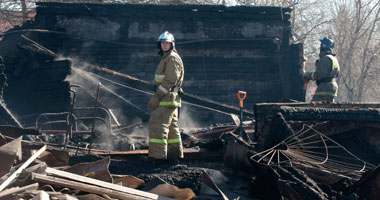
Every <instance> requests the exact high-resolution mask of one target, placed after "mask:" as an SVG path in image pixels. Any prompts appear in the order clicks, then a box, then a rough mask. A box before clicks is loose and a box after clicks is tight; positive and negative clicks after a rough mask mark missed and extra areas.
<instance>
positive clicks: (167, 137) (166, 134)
mask: <svg viewBox="0 0 380 200" xmlns="http://www.w3.org/2000/svg"><path fill="white" fill-rule="evenodd" d="M149 157H151V158H155V159H178V158H183V148H182V141H181V134H180V132H179V127H178V109H177V108H176V107H168V106H161V105H160V106H158V108H156V109H155V110H154V111H153V112H152V113H151V115H150V119H149Z"/></svg>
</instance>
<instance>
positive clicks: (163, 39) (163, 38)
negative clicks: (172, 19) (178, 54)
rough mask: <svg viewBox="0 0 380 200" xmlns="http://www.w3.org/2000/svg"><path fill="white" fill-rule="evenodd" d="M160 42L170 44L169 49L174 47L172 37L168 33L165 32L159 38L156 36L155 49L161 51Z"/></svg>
mask: <svg viewBox="0 0 380 200" xmlns="http://www.w3.org/2000/svg"><path fill="white" fill-rule="evenodd" d="M161 42H171V43H172V46H171V49H174V48H175V46H174V42H175V39H174V36H173V34H171V33H169V32H168V31H165V32H163V33H161V35H160V36H158V39H157V48H158V49H161V44H160V43H161Z"/></svg>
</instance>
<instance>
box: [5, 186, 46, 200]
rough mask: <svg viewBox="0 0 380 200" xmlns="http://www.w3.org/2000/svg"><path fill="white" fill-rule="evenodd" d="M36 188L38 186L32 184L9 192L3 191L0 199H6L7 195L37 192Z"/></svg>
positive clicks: (11, 189)
mask: <svg viewBox="0 0 380 200" xmlns="http://www.w3.org/2000/svg"><path fill="white" fill-rule="evenodd" d="M38 186H39V185H38V183H33V184H30V185H27V186H24V187H14V188H10V189H9V190H5V191H2V192H0V199H1V198H4V197H6V196H8V195H11V194H16V193H20V192H24V191H27V190H37V189H38Z"/></svg>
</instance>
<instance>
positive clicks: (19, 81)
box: [0, 2, 304, 123]
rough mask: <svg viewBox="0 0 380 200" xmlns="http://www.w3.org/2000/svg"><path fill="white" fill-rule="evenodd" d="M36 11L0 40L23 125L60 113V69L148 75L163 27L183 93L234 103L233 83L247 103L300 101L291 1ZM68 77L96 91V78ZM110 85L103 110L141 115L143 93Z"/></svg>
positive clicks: (12, 102) (63, 93)
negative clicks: (179, 67) (180, 71)
mask: <svg viewBox="0 0 380 200" xmlns="http://www.w3.org/2000/svg"><path fill="white" fill-rule="evenodd" d="M36 11H37V14H36V16H35V20H34V21H33V22H27V23H25V24H24V25H23V26H22V27H18V28H15V29H13V30H11V31H9V32H8V33H6V35H5V37H4V39H3V40H2V41H1V42H0V45H1V46H2V48H1V49H0V55H3V56H4V58H5V61H6V66H7V69H6V72H7V75H8V79H9V84H8V85H9V86H8V87H7V88H6V90H5V95H4V99H5V101H6V103H7V104H8V106H9V107H10V108H11V110H12V111H13V112H14V113H15V114H16V116H19V118H22V119H20V120H21V121H23V119H24V118H28V117H29V116H31V117H29V119H25V120H24V121H25V123H26V122H28V123H30V122H31V121H33V120H34V119H35V118H36V115H34V114H36V113H37V114H38V113H50V112H63V111H67V110H68V109H69V108H70V104H71V99H70V95H71V96H72V94H70V92H69V83H68V82H67V81H65V78H66V75H69V74H70V73H73V74H74V73H75V74H76V75H78V74H79V75H80V76H81V75H83V73H80V72H78V71H77V70H81V69H84V65H96V66H99V67H104V68H107V69H110V70H114V71H117V72H120V73H123V74H127V75H130V76H132V77H136V78H139V79H142V80H147V81H151V80H153V76H154V70H155V67H156V65H157V63H158V62H159V57H158V55H157V49H156V45H157V44H156V40H157V37H158V35H159V34H160V33H161V32H163V31H166V30H168V31H170V32H172V33H173V34H174V36H175V39H176V48H177V50H178V52H179V54H180V55H181V56H182V59H183V62H184V66H185V80H184V85H183V89H184V91H185V92H187V93H189V94H194V95H197V96H200V97H202V98H207V99H210V100H213V101H216V102H221V103H224V104H227V105H230V106H236V107H237V105H238V100H237V97H236V93H237V91H239V90H242V91H246V92H247V98H246V100H245V104H244V106H245V109H247V110H248V111H251V110H252V105H253V104H254V103H259V102H279V101H283V100H286V99H294V100H298V101H303V100H304V91H303V87H302V86H303V84H302V81H303V80H302V77H301V75H300V74H299V69H300V67H301V66H300V63H299V58H300V57H302V45H297V44H291V24H290V20H289V19H290V12H291V9H290V8H280V7H225V6H211V5H137V4H79V3H78V4H76V3H70V4H69V3H67V4H66V3H47V2H45V3H42V2H41V3H37V9H36ZM25 38H28V39H29V40H28V39H25ZM10 41H12V44H14V41H19V42H18V44H17V46H14V45H13V46H12V45H11V44H10ZM31 41H34V42H35V43H33V42H31ZM37 44H38V45H40V46H38V45H37ZM69 60H70V61H71V62H69ZM70 66H71V68H70ZM73 69H74V70H73ZM75 71H77V72H75ZM45 72H46V73H45ZM89 76H92V75H89ZM92 77H94V76H92ZM82 78H83V77H82ZM111 79H112V78H111ZM69 80H71V84H79V85H81V86H82V87H85V89H84V90H85V91H89V92H91V93H92V94H93V96H94V95H95V92H96V85H97V83H96V82H91V83H90V82H89V81H88V80H87V81H84V82H86V83H88V84H85V83H83V82H76V80H74V78H72V79H69ZM98 81H100V82H102V84H103V85H105V86H107V85H109V84H111V85H112V83H110V82H109V81H107V80H98ZM91 84H92V87H90V88H88V85H91ZM112 91H114V92H115V93H116V94H117V95H119V97H116V96H115V93H114V94H110V93H109V92H107V91H101V92H100V96H99V97H100V99H102V98H103V100H102V101H103V102H108V103H106V104H107V106H108V108H110V109H114V110H121V111H120V112H121V113H123V114H124V115H126V116H128V115H134V116H139V117H140V118H143V121H144V119H146V118H147V117H146V115H147V108H146V103H147V102H148V98H149V95H147V94H144V93H141V92H138V91H135V90H131V89H128V88H123V87H116V88H115V87H112ZM78 93H79V94H81V93H83V92H78ZM120 96H121V97H122V98H123V99H124V100H120ZM25 99H28V100H27V101H25ZM104 99H108V100H104ZM126 101H127V102H128V103H126ZM94 102H95V101H94V100H93V101H91V103H90V104H91V105H92V106H93V105H94ZM120 105H121V106H120ZM185 106H186V105H185ZM131 108H132V109H131ZM189 109H190V110H191V111H192V113H199V114H197V115H196V116H197V118H198V119H199V120H200V121H207V122H211V123H212V122H223V120H221V119H223V117H220V116H219V117H218V114H217V113H213V114H209V113H210V112H202V109H199V108H196V107H195V108H194V107H190V108H189ZM131 110H132V111H135V112H131ZM141 113H144V114H141ZM32 115H33V116H34V119H33V116H32ZM215 115H216V117H215ZM223 116H224V115H223ZM128 117H129V118H132V117H133V116H128ZM228 118H229V117H228Z"/></svg>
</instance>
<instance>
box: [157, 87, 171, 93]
mask: <svg viewBox="0 0 380 200" xmlns="http://www.w3.org/2000/svg"><path fill="white" fill-rule="evenodd" d="M158 89H159V90H161V91H162V92H163V93H165V94H166V93H168V92H169V90H167V89H166V88H164V87H163V86H162V85H160V86H159V87H158Z"/></svg>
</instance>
